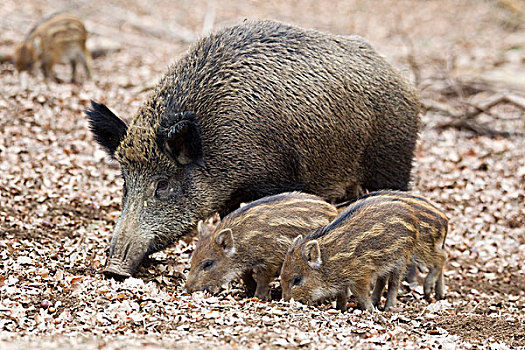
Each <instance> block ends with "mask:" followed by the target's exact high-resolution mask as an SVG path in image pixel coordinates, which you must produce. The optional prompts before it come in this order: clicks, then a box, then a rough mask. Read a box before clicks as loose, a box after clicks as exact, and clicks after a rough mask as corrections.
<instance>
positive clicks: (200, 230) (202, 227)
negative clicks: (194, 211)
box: [197, 220, 205, 239]
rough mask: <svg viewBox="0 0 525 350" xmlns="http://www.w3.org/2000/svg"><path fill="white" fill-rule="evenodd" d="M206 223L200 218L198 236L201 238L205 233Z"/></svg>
mask: <svg viewBox="0 0 525 350" xmlns="http://www.w3.org/2000/svg"><path fill="white" fill-rule="evenodd" d="M204 231H205V229H204V224H203V221H202V220H199V222H198V223H197V237H199V239H200V238H201V237H202V236H203V235H204Z"/></svg>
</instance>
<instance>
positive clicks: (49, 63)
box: [13, 13, 91, 82]
mask: <svg viewBox="0 0 525 350" xmlns="http://www.w3.org/2000/svg"><path fill="white" fill-rule="evenodd" d="M86 39H87V31H86V28H85V27H84V24H82V21H80V19H78V18H77V17H74V16H72V15H69V14H63V13H59V14H53V15H51V16H49V17H46V18H43V19H42V20H41V21H40V22H39V23H37V24H36V25H35V26H34V27H33V28H32V29H31V31H30V32H29V33H28V34H27V35H26V37H25V39H24V41H22V42H21V43H19V44H18V45H17V46H16V47H15V51H14V54H13V62H14V64H15V67H16V69H17V70H18V71H25V70H28V71H31V70H33V67H34V66H35V65H40V68H41V69H42V72H43V73H44V76H45V77H46V78H52V79H54V80H55V81H60V80H59V79H58V78H57V76H56V75H55V73H54V71H53V66H54V65H55V64H57V63H59V62H60V63H69V64H70V65H71V81H72V82H75V81H76V80H77V77H76V75H77V64H79V63H80V64H81V65H82V66H83V67H84V70H85V72H86V75H87V77H88V78H89V77H90V76H91V69H90V61H91V56H90V54H89V51H88V50H87V49H86Z"/></svg>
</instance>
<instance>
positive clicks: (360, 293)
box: [350, 278, 374, 312]
mask: <svg viewBox="0 0 525 350" xmlns="http://www.w3.org/2000/svg"><path fill="white" fill-rule="evenodd" d="M350 290H351V292H352V294H353V295H355V297H356V299H357V306H358V307H359V308H360V309H361V310H366V311H369V312H373V311H374V305H373V304H372V299H371V298H370V278H363V279H362V280H358V281H354V283H353V284H352V285H351V286H350Z"/></svg>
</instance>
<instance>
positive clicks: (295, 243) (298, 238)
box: [292, 235, 303, 246]
mask: <svg viewBox="0 0 525 350" xmlns="http://www.w3.org/2000/svg"><path fill="white" fill-rule="evenodd" d="M302 239H303V235H299V236H297V237H295V238H294V240H293V242H292V246H295V245H297V243H299V242H300V241H301V240H302Z"/></svg>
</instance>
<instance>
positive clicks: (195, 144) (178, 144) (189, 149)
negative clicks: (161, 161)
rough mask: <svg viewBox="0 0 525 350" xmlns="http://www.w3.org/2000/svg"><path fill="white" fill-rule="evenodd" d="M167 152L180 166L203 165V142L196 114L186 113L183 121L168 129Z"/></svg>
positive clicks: (183, 115)
mask: <svg viewBox="0 0 525 350" xmlns="http://www.w3.org/2000/svg"><path fill="white" fill-rule="evenodd" d="M164 146H165V148H166V151H167V152H168V153H169V154H170V156H171V158H173V159H175V160H176V161H177V162H178V163H179V164H180V165H188V164H190V163H195V164H198V165H203V164H204V163H203V153H202V141H201V133H200V128H199V125H198V123H197V119H196V117H195V112H184V113H183V114H182V119H181V120H180V121H178V122H177V123H175V124H174V125H171V126H170V127H169V128H168V134H167V137H166V141H165V145H164Z"/></svg>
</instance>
